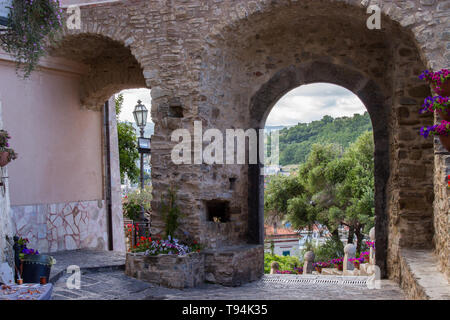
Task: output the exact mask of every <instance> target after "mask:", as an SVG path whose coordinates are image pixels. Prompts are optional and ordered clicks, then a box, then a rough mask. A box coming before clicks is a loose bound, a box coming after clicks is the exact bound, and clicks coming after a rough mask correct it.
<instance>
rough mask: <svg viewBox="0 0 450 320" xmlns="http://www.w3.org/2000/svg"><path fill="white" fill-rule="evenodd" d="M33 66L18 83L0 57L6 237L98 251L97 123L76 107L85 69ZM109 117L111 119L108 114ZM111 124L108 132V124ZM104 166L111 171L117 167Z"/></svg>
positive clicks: (116, 222) (117, 229)
mask: <svg viewBox="0 0 450 320" xmlns="http://www.w3.org/2000/svg"><path fill="white" fill-rule="evenodd" d="M41 65H42V67H43V68H42V69H41V70H39V71H37V72H34V73H33V74H32V75H31V78H30V79H27V80H23V79H21V78H19V77H18V76H17V75H16V73H15V65H14V63H13V62H12V61H11V59H10V58H9V57H8V56H7V55H5V54H3V53H1V52H0V101H1V102H2V106H3V108H2V109H3V123H4V128H5V130H7V131H8V132H9V134H10V135H11V137H12V138H11V140H10V144H11V146H12V147H13V148H14V149H15V151H16V152H17V153H18V154H19V157H18V159H17V160H15V161H13V162H11V163H10V164H9V165H8V175H9V193H10V199H11V217H12V221H13V229H14V233H15V234H17V235H19V236H23V237H28V238H29V239H30V242H31V243H30V247H33V248H37V249H39V250H40V251H42V252H54V251H60V250H72V249H79V248H95V249H103V250H106V249H107V248H108V245H107V244H108V234H107V225H106V221H107V220H106V215H107V209H106V207H107V205H106V201H105V200H104V199H105V192H104V187H103V184H104V182H103V180H104V178H103V177H104V172H103V163H104V154H103V143H102V135H103V125H102V123H103V117H102V113H101V112H98V111H92V110H87V109H83V108H82V107H81V105H80V100H79V99H80V98H79V90H80V75H81V74H83V72H85V70H86V67H85V66H84V65H81V64H76V63H73V62H71V61H67V60H62V59H54V58H52V59H43V60H42V63H41ZM111 109H114V107H112V108H111ZM112 117H113V118H114V119H113V120H115V114H112ZM113 122H114V121H113ZM111 125H112V126H114V129H115V130H116V128H115V123H112V122H111V121H110V126H111ZM113 138H115V140H114V141H113V145H112V148H113V149H112V150H113V152H114V154H115V153H117V154H118V149H117V148H118V144H117V133H115V136H113ZM113 159H114V160H116V162H118V159H117V157H114V156H113ZM112 166H113V167H114V168H115V171H118V170H119V169H118V168H119V166H118V163H117V164H115V163H113V164H112ZM118 177H120V174H119V172H114V177H113V183H114V186H113V191H114V190H118V192H119V194H118V195H116V194H113V201H114V203H113V208H114V212H113V230H114V233H113V239H114V250H119V251H122V250H124V241H123V226H122V223H123V222H122V221H123V220H122V208H121V202H120V178H118ZM117 185H118V187H117ZM116 202H117V203H116Z"/></svg>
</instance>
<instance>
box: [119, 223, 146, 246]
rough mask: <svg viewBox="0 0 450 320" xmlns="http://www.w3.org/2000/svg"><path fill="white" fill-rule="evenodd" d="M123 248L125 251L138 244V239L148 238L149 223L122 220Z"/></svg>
mask: <svg viewBox="0 0 450 320" xmlns="http://www.w3.org/2000/svg"><path fill="white" fill-rule="evenodd" d="M123 224H124V228H125V246H126V249H127V251H129V250H130V249H132V248H134V247H135V246H136V245H137V244H138V243H139V238H140V237H150V221H145V222H141V221H133V220H124V221H123Z"/></svg>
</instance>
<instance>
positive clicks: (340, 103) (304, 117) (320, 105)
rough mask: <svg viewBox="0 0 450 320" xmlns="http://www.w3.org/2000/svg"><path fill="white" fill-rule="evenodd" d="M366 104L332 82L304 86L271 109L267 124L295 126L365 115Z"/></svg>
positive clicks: (284, 97) (289, 93) (287, 95)
mask: <svg viewBox="0 0 450 320" xmlns="http://www.w3.org/2000/svg"><path fill="white" fill-rule="evenodd" d="M365 111H366V107H365V106H364V104H363V103H362V102H361V100H360V99H359V98H358V97H357V96H356V95H355V94H353V93H352V92H351V91H349V90H347V89H345V88H343V87H340V86H337V85H334V84H329V83H313V84H308V85H303V86H301V87H298V88H296V89H294V90H291V91H289V92H288V93H287V94H285V95H284V96H283V97H282V98H281V99H280V100H279V101H278V102H277V103H276V104H275V106H274V107H273V109H272V111H271V112H270V114H269V116H268V118H267V121H266V126H278V125H284V126H289V125H295V124H297V123H299V122H304V123H308V122H311V121H314V120H320V119H322V117H323V116H325V115H330V116H332V117H333V118H336V117H343V116H353V114H355V113H359V114H362V113H364V112H365Z"/></svg>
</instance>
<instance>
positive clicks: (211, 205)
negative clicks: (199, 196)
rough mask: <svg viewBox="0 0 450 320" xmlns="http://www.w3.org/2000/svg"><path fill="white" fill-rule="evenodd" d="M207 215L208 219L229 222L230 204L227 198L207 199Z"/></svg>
mask: <svg viewBox="0 0 450 320" xmlns="http://www.w3.org/2000/svg"><path fill="white" fill-rule="evenodd" d="M206 216H207V219H208V221H213V222H229V221H230V204H229V202H228V201H226V200H210V201H206Z"/></svg>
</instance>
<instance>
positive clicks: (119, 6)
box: [66, 0, 450, 278]
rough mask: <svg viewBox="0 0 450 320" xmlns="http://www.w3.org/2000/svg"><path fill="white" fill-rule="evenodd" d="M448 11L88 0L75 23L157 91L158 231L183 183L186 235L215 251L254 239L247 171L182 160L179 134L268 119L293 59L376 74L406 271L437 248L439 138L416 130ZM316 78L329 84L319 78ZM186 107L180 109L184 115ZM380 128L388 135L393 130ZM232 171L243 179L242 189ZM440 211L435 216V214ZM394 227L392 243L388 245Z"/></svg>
mask: <svg viewBox="0 0 450 320" xmlns="http://www.w3.org/2000/svg"><path fill="white" fill-rule="evenodd" d="M370 4H379V5H380V6H381V8H382V12H383V20H382V27H383V30H382V31H370V30H368V29H367V28H365V22H366V19H367V17H368V15H367V14H366V7H367V6H368V5H370ZM449 9H450V1H448V0H447V1H434V0H415V1H412V0H411V1H387V0H386V1H381V0H380V1H366V0H363V1H360V0H345V1H344V0H342V1H339V0H337V1H315V0H314V1H312V0H298V1H294V0H291V1H289V0H278V1H268V0H259V1H244V0H239V1H233V2H231V1H206V0H203V1H200V0H199V1H190V2H185V1H182V0H179V1H171V2H168V1H162V0H153V1H131V0H128V1H122V2H118V3H113V4H107V5H93V6H86V7H83V8H82V28H81V30H68V31H67V33H66V36H68V35H70V34H88V33H90V34H101V35H102V36H104V37H108V38H110V39H112V40H114V41H117V42H119V43H122V44H123V45H124V46H125V47H129V48H130V52H131V54H132V55H133V56H134V57H135V58H136V60H137V61H138V63H139V65H140V66H141V68H142V73H143V76H144V78H145V84H146V86H147V87H149V88H151V89H152V92H151V94H152V119H153V120H154V121H155V123H156V126H155V134H154V136H153V139H152V180H153V186H154V192H153V196H154V201H153V203H152V207H153V212H155V213H156V216H155V217H154V218H153V222H154V223H153V229H154V230H153V232H156V233H158V232H161V230H162V229H163V223H162V221H161V219H160V218H159V216H158V214H157V212H158V208H159V204H160V203H159V198H160V195H161V194H162V193H164V192H165V191H166V190H167V188H168V186H169V185H170V184H175V185H177V186H178V187H179V188H180V190H179V198H180V204H181V205H182V208H183V211H184V212H186V213H187V214H188V216H187V217H186V218H185V219H184V221H183V223H182V229H183V230H182V231H186V232H189V233H190V234H192V235H194V236H195V237H196V238H197V240H200V241H201V242H203V243H205V244H206V245H207V247H209V248H212V247H216V248H218V247H220V246H225V245H231V244H237V243H245V242H246V239H248V237H249V234H248V230H249V225H248V221H249V218H251V217H249V216H248V212H249V208H248V197H249V196H251V195H249V194H248V190H249V189H248V187H249V185H248V179H247V175H248V168H247V167H246V166H242V165H232V166H229V165H227V166H222V165H205V164H202V165H174V164H173V163H172V161H171V159H170V151H171V149H172V147H173V146H174V145H175V142H171V141H170V135H171V132H172V130H174V129H176V128H187V129H189V130H190V131H191V132H193V122H194V121H195V120H199V121H202V124H203V128H204V130H205V129H206V128H211V127H214V128H218V129H219V130H221V131H224V130H225V129H227V128H242V129H247V128H250V127H254V126H255V124H256V125H262V123H261V121H263V120H264V119H265V116H266V115H267V113H268V112H269V111H270V108H271V106H272V105H273V104H274V103H275V102H276V101H271V102H267V103H268V104H269V105H267V106H266V108H265V111H262V112H260V113H259V114H252V113H251V110H250V105H251V99H252V97H253V96H254V95H255V93H256V92H257V91H258V90H259V89H260V88H261V87H262V86H263V85H264V84H266V83H268V81H269V80H270V79H272V78H273V77H274V76H275V75H276V73H277V72H279V71H280V70H283V69H286V68H289V67H290V66H292V65H293V66H296V67H301V65H302V64H305V63H314V62H317V61H319V62H324V63H328V64H330V65H336V66H344V67H346V68H349V69H351V70H353V71H355V72H357V73H359V74H361V75H362V76H364V77H365V78H366V79H367V81H368V82H361V84H364V83H365V84H366V85H367V84H368V83H371V84H372V86H373V87H374V88H375V87H377V88H378V89H377V94H376V95H368V96H366V97H365V98H366V100H367V101H371V100H373V99H374V98H376V99H380V97H381V96H382V97H383V99H384V100H382V102H381V103H380V106H381V109H380V112H383V113H386V114H387V115H388V116H389V119H390V121H389V125H388V130H386V131H387V132H384V134H387V136H388V139H389V152H390V153H389V154H390V156H389V168H384V169H385V171H387V172H389V173H390V176H389V180H388V187H387V188H386V189H379V190H377V199H379V198H378V197H380V198H383V197H386V198H387V200H388V202H387V204H386V205H385V206H384V208H382V209H384V210H383V211H384V215H379V216H378V218H377V219H378V222H377V226H378V227H381V228H378V229H379V230H377V242H378V245H381V246H384V247H385V248H384V250H377V263H380V264H382V263H386V261H381V260H386V252H387V253H388V254H387V265H388V268H387V270H388V271H389V273H390V276H391V277H394V278H398V272H399V270H400V266H399V263H400V262H399V260H398V256H399V254H400V252H399V248H400V246H407V247H426V246H429V245H430V242H431V239H432V238H433V233H434V230H433V222H432V221H433V215H432V205H431V203H432V201H433V191H432V190H433V179H432V172H433V171H432V170H433V166H434V163H433V160H432V158H431V155H432V148H433V145H432V143H431V141H424V140H422V138H421V137H420V136H418V134H417V132H418V129H419V127H420V125H423V124H429V123H431V122H432V119H430V118H427V117H419V116H418V115H417V112H418V110H419V108H420V103H421V100H422V99H423V98H424V97H425V96H426V94H428V93H429V90H427V88H425V87H424V86H423V83H419V80H418V79H417V78H416V77H417V75H418V74H419V73H420V72H421V71H422V69H424V68H425V67H431V68H433V69H435V70H437V69H440V68H442V67H445V66H447V67H448V63H449V59H450V53H449V52H448V31H447V33H446V32H445V30H448V26H449V18H448V16H449ZM94 67H95V64H94ZM296 80H297V81H295V82H293V83H291V82H287V83H283V84H282V85H280V86H284V87H285V90H286V91H288V90H289V89H292V88H293V87H294V86H295V85H298V84H302V83H305V82H304V81H302V80H304V79H296ZM310 80H311V81H313V80H314V81H323V79H322V78H321V77H320V74H318V75H317V76H316V77H315V79H310ZM333 82H334V83H336V84H341V85H344V84H345V83H346V80H345V79H344V78H342V77H340V75H339V74H338V73H337V74H335V78H334V81H333ZM108 85H109V83H108V79H107V78H106V79H103V80H101V86H100V87H99V86H92V88H93V90H94V91H96V92H100V91H101V90H102V89H101V87H107V86H108ZM353 89H354V90H356V91H357V92H358V90H357V88H353ZM360 89H363V88H360ZM105 94H106V93H105ZM84 96H85V97H88V96H90V95H89V94H85V95H84ZM280 97H281V95H280ZM107 98H108V97H106V96H105V97H102V99H107ZM262 98H264V97H262ZM98 100H101V99H100V98H99V99H98ZM92 101H93V103H92V104H95V101H97V100H95V99H93V100H92ZM380 101H381V100H380ZM86 104H87V105H90V104H91V103H88V102H86ZM270 104H271V105H270ZM180 108H181V113H180V112H173V111H174V110H178V111H179V110H180ZM373 112H375V111H372V114H373ZM262 113H265V114H262ZM380 128H382V127H380ZM376 130H377V129H376ZM376 134H379V135H380V136H382V135H383V129H381V131H379V132H378V133H376ZM376 140H377V138H376ZM385 150H386V149H384V151H383V152H385ZM382 169H383V168H381V169H380V170H381V171H383V170H382ZM230 178H237V180H236V182H235V187H234V189H233V190H230V189H231V188H230ZM383 193H385V194H384V195H383ZM213 199H214V200H221V201H229V206H230V208H232V217H231V219H230V222H228V224H229V225H228V226H227V227H225V228H224V230H226V232H223V233H222V232H221V231H220V230H219V232H217V231H218V230H215V229H213V228H212V227H211V226H212V225H211V224H210V223H209V222H208V221H207V219H206V201H208V200H213ZM436 208H441V207H439V206H436V205H435V211H436ZM441 214H443V213H442V212H441V211H438V212H435V213H434V217H435V220H436V219H437V218H436V217H439V216H441ZM383 219H384V221H383ZM437 220H440V218H439V219H437ZM441 220H442V219H441ZM260 223H261V221H260ZM441 229H442V228H441ZM441 229H439V230H441ZM383 235H384V241H378V240H379V239H378V237H381V238H380V239H383ZM443 237H444V235H442V236H441V235H438V236H437V237H435V238H436V239H438V240H437V243H443V241H442V239H444V238H443ZM439 239H440V240H439ZM261 259H262V257H261Z"/></svg>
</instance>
